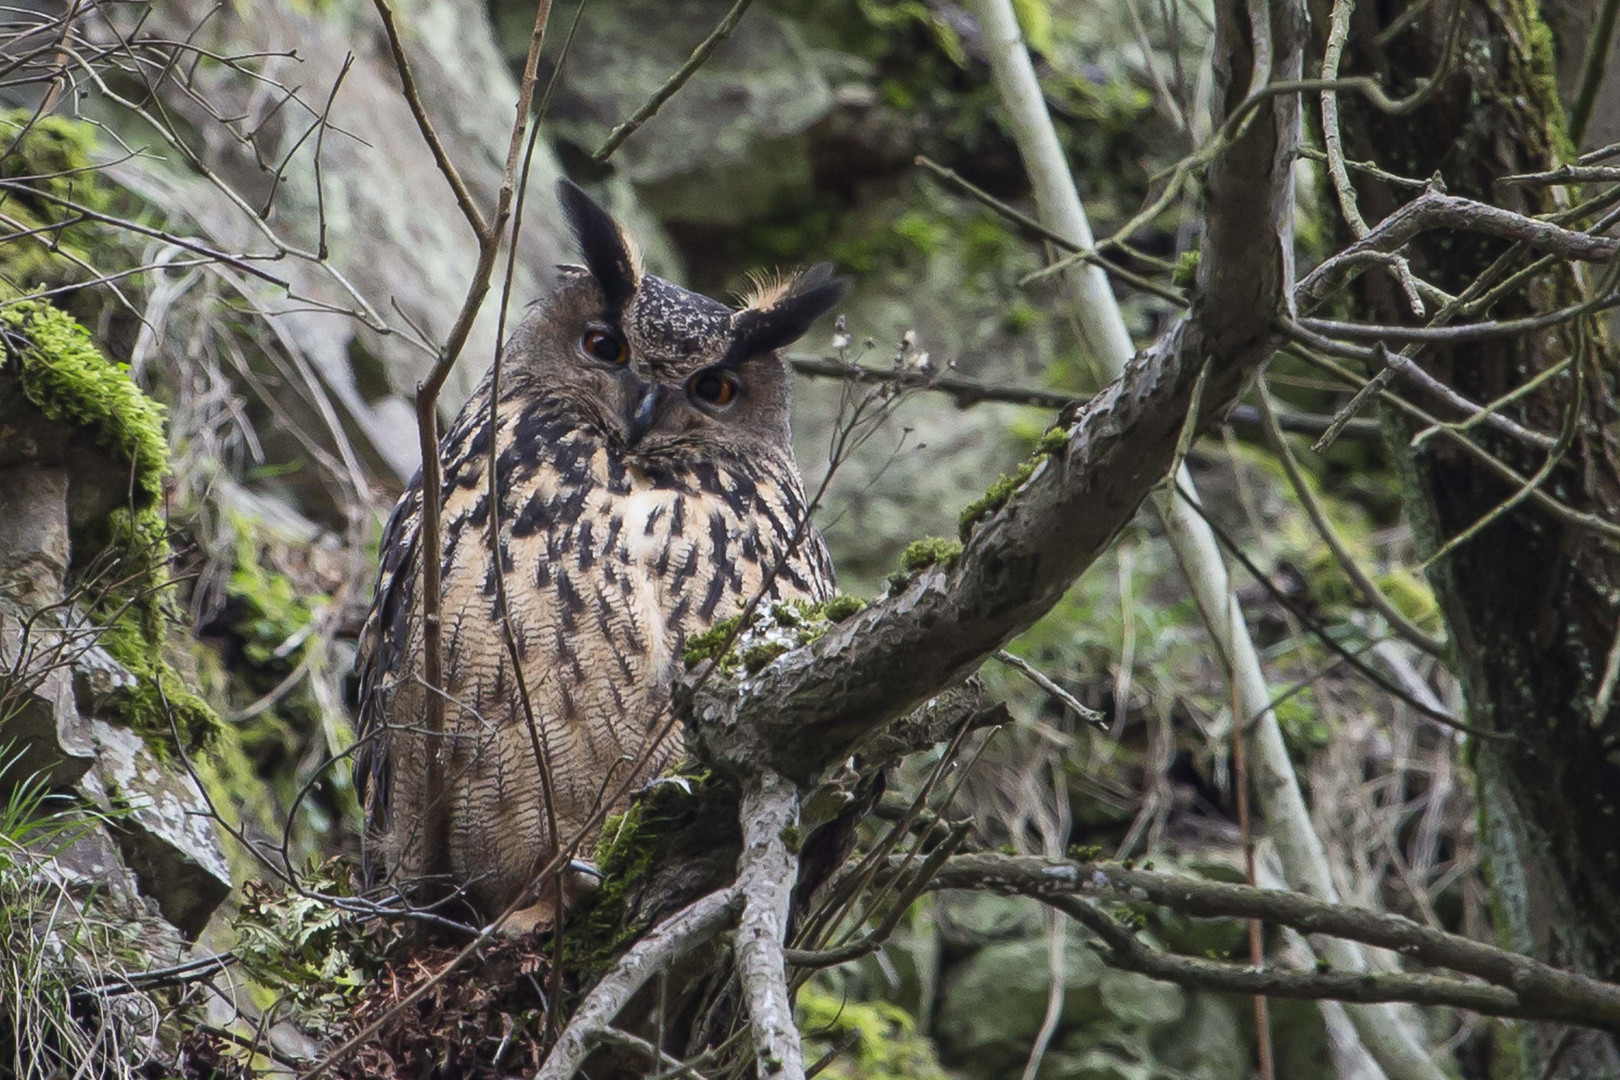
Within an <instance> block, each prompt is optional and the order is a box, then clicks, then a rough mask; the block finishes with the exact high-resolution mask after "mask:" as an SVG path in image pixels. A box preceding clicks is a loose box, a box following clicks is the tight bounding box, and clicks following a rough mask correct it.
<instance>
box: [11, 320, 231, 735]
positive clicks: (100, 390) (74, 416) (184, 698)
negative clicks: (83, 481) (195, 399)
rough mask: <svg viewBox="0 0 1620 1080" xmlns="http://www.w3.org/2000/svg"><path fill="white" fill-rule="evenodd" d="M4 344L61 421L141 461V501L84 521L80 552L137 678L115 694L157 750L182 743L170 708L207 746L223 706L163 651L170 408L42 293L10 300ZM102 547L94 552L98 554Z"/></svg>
mask: <svg viewBox="0 0 1620 1080" xmlns="http://www.w3.org/2000/svg"><path fill="white" fill-rule="evenodd" d="M0 329H3V331H4V334H5V351H6V356H7V357H8V359H9V360H10V361H11V362H12V363H13V364H14V365H15V370H16V372H17V375H18V379H19V381H20V384H21V387H22V392H23V395H24V396H25V397H26V398H27V399H28V400H29V401H30V402H32V403H33V404H34V405H35V406H37V407H38V408H39V409H40V411H41V412H43V413H44V414H45V415H46V416H47V417H49V418H51V419H52V420H56V421H59V422H63V423H68V424H73V425H75V426H77V427H81V428H84V429H85V430H87V431H89V432H90V433H91V437H92V438H93V439H94V441H95V443H96V445H97V446H99V447H101V448H102V449H104V450H106V451H107V452H108V453H109V454H111V455H112V456H113V458H114V459H115V460H117V461H118V462H120V463H121V464H122V465H123V466H125V467H127V468H128V469H129V470H130V474H131V476H132V478H133V485H132V497H133V504H132V505H131V506H129V507H121V508H119V509H116V510H113V511H112V512H111V513H109V514H108V515H107V516H106V518H105V519H103V520H102V521H99V522H96V523H94V524H92V525H86V526H83V527H81V528H79V529H77V530H75V535H74V537H73V546H74V558H75V564H76V567H77V569H78V570H79V575H80V577H81V578H82V579H84V581H85V584H86V586H87V588H86V594H87V596H88V597H89V599H88V601H87V602H86V606H87V608H88V613H89V615H90V617H91V619H92V620H94V621H95V622H97V623H98V624H100V626H101V634H100V635H99V639H98V640H99V642H100V644H101V646H102V647H103V648H105V649H106V650H107V652H108V654H109V655H111V656H112V657H113V659H115V660H117V661H118V662H119V663H120V664H122V665H124V667H126V668H128V669H129V671H130V673H131V674H133V675H134V676H135V677H136V684H135V686H133V687H131V688H127V689H124V690H120V691H118V692H116V693H114V694H113V695H112V697H111V705H112V707H113V708H114V710H116V711H117V713H118V714H119V715H120V716H121V717H122V718H123V719H124V720H125V721H126V722H128V723H129V724H130V726H131V727H133V728H134V729H135V730H137V731H139V732H140V733H141V734H142V735H144V736H146V738H147V742H148V743H149V744H150V745H151V746H152V748H153V749H154V750H155V751H157V752H158V753H162V752H163V751H164V749H165V748H166V747H168V746H169V745H171V739H172V735H173V732H172V729H171V725H170V718H171V715H172V717H173V724H174V727H176V728H178V730H179V732H180V737H181V742H182V745H184V746H186V747H187V748H188V749H197V748H199V747H201V746H202V745H203V744H205V743H206V742H208V741H209V739H210V738H212V736H213V735H214V733H215V732H216V731H218V729H219V720H218V717H216V716H215V715H214V712H213V710H212V709H210V708H209V707H208V705H207V704H206V703H205V702H204V701H203V700H202V699H201V698H199V697H198V696H197V695H196V694H194V693H192V692H191V690H189V689H188V688H187V683H186V680H185V679H184V678H183V677H181V675H180V674H179V672H177V671H175V669H174V668H173V666H172V665H171V664H170V662H169V661H168V659H167V658H166V657H165V655H164V646H165V644H166V643H167V641H168V625H167V619H166V618H165V613H164V607H163V604H164V599H165V596H166V593H167V591H168V589H169V587H170V584H171V582H170V578H169V572H168V563H169V558H170V553H169V542H168V530H167V526H166V523H165V521H164V519H163V515H162V513H161V512H160V510H159V509H158V503H159V501H160V499H161V496H162V494H163V477H164V474H165V473H166V472H167V471H168V442H167V440H166V439H165V437H164V433H163V425H164V418H165V414H164V409H163V406H161V405H159V404H158V403H157V402H155V401H153V400H152V399H151V398H149V397H147V396H146V395H145V394H144V393H142V392H141V390H140V388H139V387H137V386H136V385H135V383H134V382H133V381H132V380H131V379H130V377H129V372H128V370H127V369H126V368H125V367H124V366H122V365H120V364H114V363H112V362H111V361H109V360H107V359H106V357H104V356H103V355H102V354H101V351H100V350H99V349H97V348H96V346H95V344H94V342H92V341H91V339H90V335H89V333H88V332H86V331H85V329H84V327H82V326H80V325H79V324H78V322H76V321H75V320H74V319H73V318H72V317H70V316H69V315H67V314H65V313H64V312H62V311H60V310H58V309H57V308H55V307H53V306H51V305H50V304H47V303H44V302H42V301H34V300H25V301H19V302H17V303H13V304H12V305H10V306H9V307H5V308H0ZM90 552H99V555H96V556H94V557H91V556H90V555H89V554H88V553H90Z"/></svg>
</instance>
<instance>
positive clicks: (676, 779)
mask: <svg viewBox="0 0 1620 1080" xmlns="http://www.w3.org/2000/svg"><path fill="white" fill-rule="evenodd" d="M660 784H674V785H675V786H676V787H678V788H680V789H681V791H682V792H684V793H685V794H687V795H690V794H692V781H690V780H688V779H687V778H686V777H684V776H660V777H658V778H657V779H655V780H649V781H647V786H646V787H644V788H642V789H641V790H642V791H643V792H647V791H651V790H652V789H653V788H655V787H658V786H659V785H660Z"/></svg>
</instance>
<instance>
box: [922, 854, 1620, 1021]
mask: <svg viewBox="0 0 1620 1080" xmlns="http://www.w3.org/2000/svg"><path fill="white" fill-rule="evenodd" d="M891 861H893V862H896V865H898V864H897V860H891ZM929 888H931V889H980V890H986V889H987V890H990V891H993V892H998V893H1001V894H1003V895H1020V896H1029V897H1032V898H1035V899H1039V900H1042V901H1051V900H1053V899H1054V898H1057V897H1067V898H1070V899H1071V900H1073V899H1074V898H1075V897H1077V896H1079V895H1086V896H1093V897H1097V898H1101V899H1108V900H1118V901H1124V902H1140V901H1147V902H1150V903H1154V904H1159V905H1161V906H1163V907H1167V908H1171V909H1173V910H1175V911H1179V912H1182V913H1183V914H1187V915H1195V916H1199V917H1205V918H1211V917H1214V918H1219V917H1225V918H1236V919H1260V920H1262V921H1264V922H1268V923H1274V924H1276V925H1279V926H1287V927H1292V928H1293V929H1295V930H1298V931H1300V932H1301V933H1305V934H1324V935H1329V936H1331V937H1336V938H1344V939H1348V940H1351V941H1359V942H1361V943H1363V944H1365V945H1373V946H1377V947H1379V948H1384V949H1391V950H1394V951H1395V952H1398V953H1400V954H1401V955H1403V956H1407V957H1410V958H1412V959H1414V960H1418V961H1420V962H1421V963H1424V964H1427V965H1429V966H1431V967H1446V968H1450V969H1452V970H1454V971H1457V972H1460V973H1462V974H1465V975H1471V976H1474V977H1476V978H1479V979H1482V980H1484V981H1486V982H1488V983H1491V984H1493V986H1494V987H1495V988H1497V989H1499V990H1500V991H1501V992H1500V993H1497V992H1495V991H1492V990H1491V989H1490V988H1487V987H1481V986H1478V985H1477V984H1468V983H1460V982H1457V981H1456V980H1447V979H1438V978H1436V977H1433V976H1405V977H1404V978H1405V979H1406V980H1408V981H1406V982H1399V981H1396V982H1391V981H1389V980H1390V978H1391V977H1390V976H1388V975H1382V974H1366V973H1361V972H1334V973H1332V976H1333V977H1332V978H1326V979H1321V980H1315V981H1312V980H1308V979H1304V980H1302V979H1301V978H1300V977H1298V976H1295V977H1294V978H1293V983H1292V985H1291V986H1290V987H1287V988H1281V989H1275V990H1267V991H1266V992H1268V993H1280V994H1284V995H1287V996H1301V997H1331V998H1336V999H1338V1000H1343V1001H1414V1002H1420V1003H1421V1002H1425V1001H1428V1000H1429V998H1428V997H1425V995H1434V994H1439V995H1441V997H1442V998H1444V999H1445V1003H1448V1004H1453V1005H1457V1006H1459V1007H1462V1008H1469V1009H1474V1010H1475V1011H1479V1012H1485V1013H1489V1014H1491V1015H1496V1016H1521V1017H1534V1018H1538V1019H1556V1020H1562V1021H1565V1022H1568V1023H1573V1024H1582V1025H1584V1026H1588V1027H1598V1028H1605V1029H1610V1030H1620V986H1615V985H1612V984H1610V983H1605V982H1601V981H1599V980H1596V979H1592V978H1589V977H1587V976H1585V975H1581V974H1579V973H1576V972H1571V971H1563V970H1560V969H1558V968H1555V967H1552V966H1551V965H1549V964H1544V963H1542V962H1541V961H1539V960H1535V959H1532V958H1530V957H1528V956H1523V955H1521V954H1519V953H1513V952H1509V951H1507V950H1506V949H1501V948H1498V947H1497V946H1494V945H1489V944H1486V943H1485V942H1481V941H1475V940H1473V939H1472V938H1467V937H1463V936H1461V935H1459V934H1448V933H1446V932H1444V931H1441V930H1434V929H1430V928H1429V927H1426V926H1422V925H1420V924H1418V923H1415V922H1413V921H1412V920H1410V919H1406V918H1402V917H1401V916H1399V915H1388V914H1383V913H1380V912H1374V911H1368V910H1366V909H1364V908H1357V907H1351V906H1349V905H1346V904H1333V903H1328V902H1326V901H1323V900H1318V899H1315V898H1313V897H1310V896H1306V895H1304V894H1302V893H1297V892H1290V891H1283V890H1278V889H1259V888H1255V887H1253V886H1249V885H1232V884H1227V883H1225V882H1217V881H1208V880H1205V879H1203V878H1196V877H1189V876H1183V875H1172V874H1164V873H1156V872H1153V871H1146V870H1129V869H1126V868H1124V867H1122V866H1120V865H1118V864H1113V863H1093V862H1077V861H1073V860H1051V859H1041V858H1037V857H1030V856H1006V855H990V854H986V855H958V856H956V857H954V858H952V859H949V860H947V861H946V862H945V864H944V866H943V867H941V868H940V870H939V872H938V873H937V874H936V875H935V876H934V878H933V879H932V881H931V882H930V883H929ZM1060 906H1062V909H1063V910H1064V911H1066V912H1069V913H1070V914H1072V915H1075V916H1076V917H1077V918H1081V916H1082V913H1081V912H1079V911H1078V910H1077V909H1075V908H1074V905H1073V903H1068V904H1063V905H1060ZM1088 911H1089V912H1091V913H1093V914H1096V915H1101V914H1102V913H1100V912H1097V911H1096V909H1095V908H1090V907H1089V906H1088ZM1103 917H1104V918H1108V917H1107V916H1106V915H1103ZM1082 921H1083V922H1085V923H1086V925H1087V926H1092V924H1093V923H1094V922H1095V921H1096V920H1095V918H1093V917H1092V915H1091V914H1087V915H1085V916H1084V918H1082ZM1108 921H1109V922H1110V923H1111V924H1112V925H1113V926H1114V927H1115V929H1116V930H1117V929H1119V927H1118V924H1117V923H1115V922H1114V920H1112V919H1109V920H1108ZM1093 929H1096V927H1093ZM1132 940H1133V941H1134V938H1133V939H1132ZM1105 941H1106V942H1107V944H1108V945H1109V946H1110V948H1113V947H1114V946H1115V944H1116V942H1115V941H1114V940H1111V939H1110V938H1109V937H1106V936H1105ZM1144 950H1145V951H1147V952H1152V950H1148V949H1147V947H1146V946H1144V945H1141V944H1140V943H1136V944H1134V945H1132V946H1131V947H1130V948H1129V949H1127V950H1126V956H1127V959H1128V961H1129V962H1128V963H1127V964H1126V965H1125V966H1129V967H1132V968H1133V969H1134V970H1144V971H1146V973H1147V974H1156V973H1157V972H1159V971H1162V972H1164V973H1165V974H1164V977H1167V978H1170V979H1172V980H1173V981H1176V982H1184V981H1185V982H1187V983H1188V985H1202V986H1212V988H1215V989H1227V990H1233V991H1234V992H1242V993H1251V992H1254V987H1253V986H1252V985H1250V984H1249V983H1248V982H1243V981H1242V980H1239V983H1241V985H1240V984H1239V983H1233V982H1231V979H1232V978H1233V976H1232V974H1231V972H1232V970H1233V969H1232V966H1231V965H1226V964H1214V965H1211V964H1209V963H1208V962H1207V961H1202V960H1199V961H1196V970H1194V969H1193V968H1189V967H1187V966H1186V965H1185V964H1183V962H1182V961H1184V960H1185V959H1186V958H1171V957H1164V956H1163V954H1155V955H1156V956H1159V957H1161V958H1162V960H1153V961H1151V965H1152V966H1154V970H1147V969H1146V968H1144V967H1142V966H1140V964H1141V963H1142V962H1143V957H1142V956H1141V955H1140V954H1141V952H1142V951H1144ZM1116 951H1117V950H1116ZM1170 960H1174V961H1175V963H1174V964H1168V963H1165V961H1170ZM1205 969H1208V970H1205ZM1266 974H1267V976H1268V977H1269V976H1272V975H1276V974H1278V973H1266ZM1324 974H1325V973H1324ZM1210 978H1213V979H1215V980H1216V981H1217V982H1221V981H1223V980H1224V981H1225V982H1226V985H1214V984H1211V983H1210V982H1209V981H1208V979H1210ZM1200 980H1204V981H1200ZM1488 991H1489V992H1488ZM1459 994H1461V995H1463V996H1462V997H1458V996H1457V995H1459ZM1448 995H1449V996H1448ZM1465 999H1466V1003H1465Z"/></svg>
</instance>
